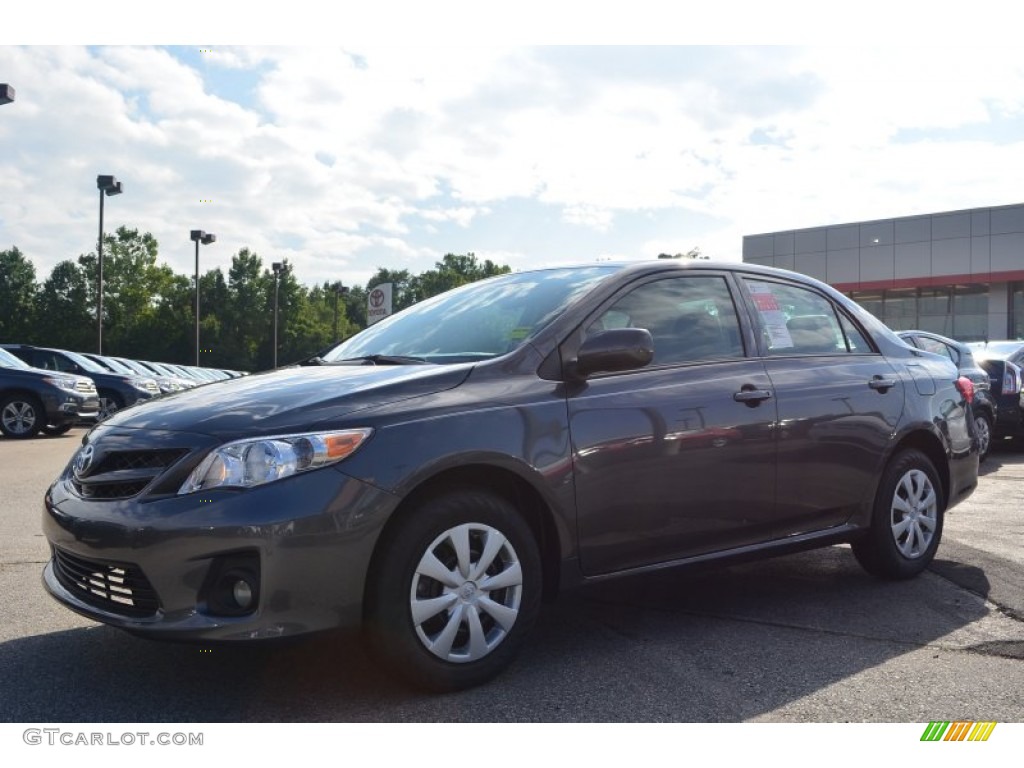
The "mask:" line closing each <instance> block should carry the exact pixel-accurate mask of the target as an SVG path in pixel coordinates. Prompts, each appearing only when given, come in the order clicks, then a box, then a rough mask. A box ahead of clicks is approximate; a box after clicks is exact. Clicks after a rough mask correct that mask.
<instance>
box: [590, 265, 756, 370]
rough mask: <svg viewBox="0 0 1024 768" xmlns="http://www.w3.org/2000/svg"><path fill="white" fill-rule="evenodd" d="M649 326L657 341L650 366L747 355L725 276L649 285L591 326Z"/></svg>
mask: <svg viewBox="0 0 1024 768" xmlns="http://www.w3.org/2000/svg"><path fill="white" fill-rule="evenodd" d="M613 328H646V329H647V330H648V331H650V333H651V337H652V338H653V339H654V360H653V361H652V362H651V365H672V364H674V363H690V362H696V361H700V360H716V359H723V358H735V357H743V341H742V337H741V335H740V323H739V317H738V316H737V314H736V307H735V305H734V304H733V301H732V295H731V294H730V292H729V286H728V284H727V283H726V281H725V278H724V277H718V276H714V275H709V276H704V275H686V276H684V277H672V278H667V279H664V280H657V281H655V282H652V283H645V284H644V285H641V286H640V287H638V288H635V289H634V290H632V291H630V292H629V293H628V294H626V295H625V296H623V297H622V298H620V299H619V300H618V301H616V302H615V303H614V304H613V305H612V306H611V307H610V308H609V309H607V310H605V311H604V312H602V313H601V314H600V315H599V316H598V317H597V319H596V320H594V321H593V322H592V323H591V324H590V325H589V326H588V327H587V335H588V336H591V335H593V334H595V333H598V332H600V331H605V330H611V329H613Z"/></svg>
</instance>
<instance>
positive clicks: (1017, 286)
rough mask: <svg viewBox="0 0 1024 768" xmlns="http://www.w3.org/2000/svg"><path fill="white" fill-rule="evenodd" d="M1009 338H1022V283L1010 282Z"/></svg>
mask: <svg viewBox="0 0 1024 768" xmlns="http://www.w3.org/2000/svg"><path fill="white" fill-rule="evenodd" d="M1010 338H1011V339H1024V283H1010Z"/></svg>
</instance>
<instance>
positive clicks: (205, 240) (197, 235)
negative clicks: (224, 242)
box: [189, 229, 217, 367]
mask: <svg viewBox="0 0 1024 768" xmlns="http://www.w3.org/2000/svg"><path fill="white" fill-rule="evenodd" d="M189 237H190V238H191V239H192V240H194V241H195V244H196V366H197V367H198V366H199V244H200V243H202V244H203V245H209V244H210V243H215V242H217V236H216V235H214V234H210V233H208V232H203V230H201V229H193V230H192V233H191V234H190V235H189Z"/></svg>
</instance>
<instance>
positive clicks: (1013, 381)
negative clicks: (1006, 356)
mask: <svg viewBox="0 0 1024 768" xmlns="http://www.w3.org/2000/svg"><path fill="white" fill-rule="evenodd" d="M1018 392H1020V368H1019V367H1018V366H1017V365H1015V364H1014V363H1010V362H1007V363H1006V367H1005V368H1004V369H1003V394H1004V395H1015V394H1017V393H1018Z"/></svg>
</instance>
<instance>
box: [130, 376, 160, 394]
mask: <svg viewBox="0 0 1024 768" xmlns="http://www.w3.org/2000/svg"><path fill="white" fill-rule="evenodd" d="M150 381H151V379H129V380H128V383H129V384H131V385H132V386H133V387H135V388H136V389H141V390H142V391H143V392H149V382H150ZM153 383H154V384H155V383H156V382H155V381H154V382H153Z"/></svg>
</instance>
